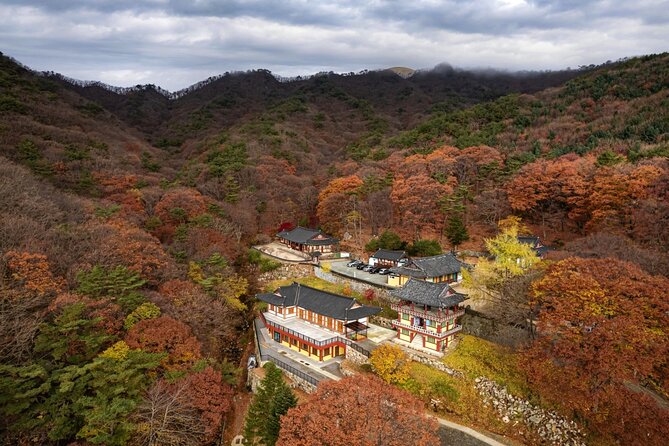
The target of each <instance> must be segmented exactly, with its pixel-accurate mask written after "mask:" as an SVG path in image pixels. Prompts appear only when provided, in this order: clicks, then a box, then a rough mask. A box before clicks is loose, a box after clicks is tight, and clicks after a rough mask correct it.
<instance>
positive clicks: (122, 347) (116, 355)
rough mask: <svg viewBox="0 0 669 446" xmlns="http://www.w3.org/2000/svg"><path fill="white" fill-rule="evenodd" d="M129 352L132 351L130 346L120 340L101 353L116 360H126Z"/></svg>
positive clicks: (102, 356)
mask: <svg viewBox="0 0 669 446" xmlns="http://www.w3.org/2000/svg"><path fill="white" fill-rule="evenodd" d="M128 353H130V347H129V346H128V344H126V343H125V341H118V342H117V343H115V344H114V345H112V346H111V347H109V348H108V349H107V350H105V351H103V352H102V353H100V357H101V358H111V359H114V360H116V361H124V360H125V359H127V358H128Z"/></svg>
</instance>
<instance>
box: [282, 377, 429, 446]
mask: <svg viewBox="0 0 669 446" xmlns="http://www.w3.org/2000/svg"><path fill="white" fill-rule="evenodd" d="M436 430H437V422H436V421H435V420H434V419H430V418H429V417H427V416H426V415H425V408H424V407H423V404H422V403H421V402H420V401H419V400H418V399H416V398H415V397H413V396H412V395H410V394H408V393H407V392H405V391H402V390H400V389H398V388H396V387H393V386H390V385H387V384H385V383H384V382H383V381H381V380H380V379H379V378H376V377H374V376H371V375H363V376H355V377H350V378H345V379H342V380H341V381H326V382H323V383H321V384H320V385H319V387H318V390H317V391H316V393H315V394H313V395H312V396H311V398H310V399H309V401H307V402H306V403H304V404H301V405H299V406H297V407H296V408H293V409H290V410H289V411H288V413H287V414H286V415H285V416H283V417H281V431H280V433H279V440H278V441H277V446H339V445H343V444H345V445H349V446H376V445H384V446H405V445H408V444H437V443H438V442H439V439H438V437H437V435H436Z"/></svg>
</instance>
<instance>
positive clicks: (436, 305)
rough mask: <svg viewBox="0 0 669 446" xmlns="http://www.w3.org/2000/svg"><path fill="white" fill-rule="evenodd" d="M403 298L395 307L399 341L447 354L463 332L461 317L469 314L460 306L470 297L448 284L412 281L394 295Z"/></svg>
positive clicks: (394, 323)
mask: <svg viewBox="0 0 669 446" xmlns="http://www.w3.org/2000/svg"><path fill="white" fill-rule="evenodd" d="M390 294H391V295H393V296H394V297H396V298H398V299H399V302H398V303H397V304H393V305H391V308H392V309H393V310H395V311H397V320H395V321H393V326H394V327H395V328H396V329H397V338H398V339H400V340H402V341H406V342H408V343H409V346H412V345H411V344H413V345H414V346H417V347H419V349H420V348H423V349H428V350H434V351H437V352H441V351H443V350H444V349H445V348H446V347H448V345H449V343H451V342H452V341H453V339H454V337H455V334H456V333H458V332H459V331H460V330H462V326H461V325H458V323H457V322H458V320H457V319H458V318H459V317H460V316H462V315H463V314H464V313H465V309H464V308H461V307H460V306H459V304H460V303H462V302H463V301H464V300H465V299H467V296H466V295H464V294H460V293H457V292H455V291H454V290H453V288H451V287H450V285H449V284H448V283H443V282H442V283H431V282H425V281H423V280H416V279H410V280H409V282H407V284H406V285H404V286H403V287H402V288H398V289H396V290H393V291H391V292H390Z"/></svg>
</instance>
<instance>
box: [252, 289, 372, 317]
mask: <svg viewBox="0 0 669 446" xmlns="http://www.w3.org/2000/svg"><path fill="white" fill-rule="evenodd" d="M256 297H257V298H258V299H260V300H262V301H263V302H267V303H270V304H273V305H279V306H286V307H292V306H295V305H297V306H298V307H300V308H304V309H305V310H309V311H313V312H314V313H317V314H320V315H323V316H327V317H332V318H335V319H339V320H343V321H353V320H358V319H362V318H365V317H368V316H372V315H375V314H377V313H379V312H380V311H381V308H379V307H372V306H368V305H361V304H359V303H358V302H357V301H356V300H355V299H353V298H352V297H346V296H340V295H339V294H334V293H328V292H327V291H322V290H318V289H316V288H312V287H310V286H306V285H302V284H299V283H297V282H293V283H292V284H291V285H288V286H282V287H279V289H278V290H277V292H276V293H261V294H257V295H256ZM354 306H355V308H353V307H354Z"/></svg>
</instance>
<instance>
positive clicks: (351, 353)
mask: <svg viewBox="0 0 669 446" xmlns="http://www.w3.org/2000/svg"><path fill="white" fill-rule="evenodd" d="M344 357H345V358H346V359H347V360H349V361H351V362H352V363H354V364H358V365H362V364H368V363H369V358H368V357H367V356H365V355H363V354H362V353H360V352H359V351H357V350H354V349H352V348H351V347H346V353H345V355H344Z"/></svg>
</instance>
